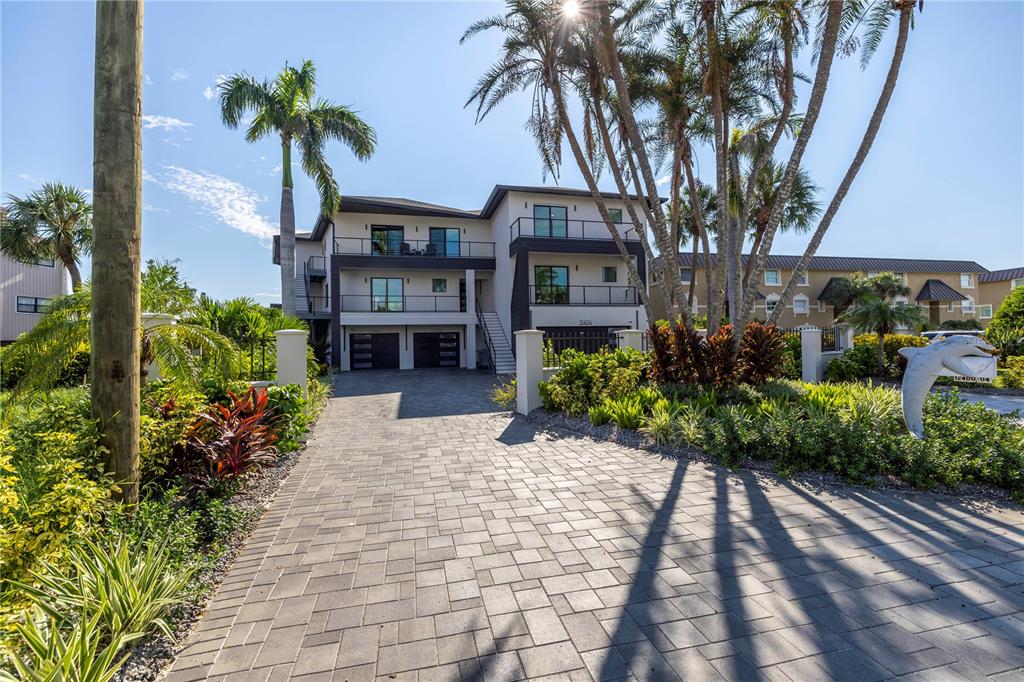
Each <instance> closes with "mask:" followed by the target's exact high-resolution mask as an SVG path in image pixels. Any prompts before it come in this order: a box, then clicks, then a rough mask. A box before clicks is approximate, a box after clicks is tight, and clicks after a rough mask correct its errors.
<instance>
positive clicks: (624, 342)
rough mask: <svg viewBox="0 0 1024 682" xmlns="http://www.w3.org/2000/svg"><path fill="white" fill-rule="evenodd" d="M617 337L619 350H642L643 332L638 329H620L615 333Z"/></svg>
mask: <svg viewBox="0 0 1024 682" xmlns="http://www.w3.org/2000/svg"><path fill="white" fill-rule="evenodd" d="M615 334H616V335H617V336H618V337H619V348H632V349H634V350H643V349H644V332H643V331H641V330H639V329H620V330H619V331H617V332H615Z"/></svg>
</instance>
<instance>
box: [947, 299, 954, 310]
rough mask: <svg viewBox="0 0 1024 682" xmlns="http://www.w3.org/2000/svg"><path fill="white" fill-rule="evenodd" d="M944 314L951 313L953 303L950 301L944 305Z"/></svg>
mask: <svg viewBox="0 0 1024 682" xmlns="http://www.w3.org/2000/svg"><path fill="white" fill-rule="evenodd" d="M946 312H947V313H951V312H953V302H952V301H950V302H949V303H947V304H946Z"/></svg>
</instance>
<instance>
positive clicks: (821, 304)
mask: <svg viewBox="0 0 1024 682" xmlns="http://www.w3.org/2000/svg"><path fill="white" fill-rule="evenodd" d="M818 312H819V313H823V312H825V302H824V301H818Z"/></svg>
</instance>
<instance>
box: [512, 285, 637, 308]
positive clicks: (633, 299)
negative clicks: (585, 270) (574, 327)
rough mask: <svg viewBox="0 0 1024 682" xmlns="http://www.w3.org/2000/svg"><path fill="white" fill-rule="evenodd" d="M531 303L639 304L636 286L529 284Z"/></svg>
mask: <svg viewBox="0 0 1024 682" xmlns="http://www.w3.org/2000/svg"><path fill="white" fill-rule="evenodd" d="M530 304H531V305H585V306H609V305H627V306H633V305H640V297H639V296H638V295H637V291H636V287H613V286H604V285H569V286H566V285H559V284H531V285H530Z"/></svg>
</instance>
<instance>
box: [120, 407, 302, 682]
mask: <svg viewBox="0 0 1024 682" xmlns="http://www.w3.org/2000/svg"><path fill="white" fill-rule="evenodd" d="M311 428H312V426H311ZM305 451H306V445H303V446H302V447H301V448H299V449H298V450H293V451H292V452H288V453H285V454H283V455H281V456H280V457H278V459H277V461H276V462H275V463H274V465H273V466H270V467H267V468H265V469H263V470H262V471H261V472H260V473H261V475H260V476H259V477H258V478H252V479H250V480H249V481H248V482H247V483H246V485H245V486H244V488H243V489H242V490H241V491H240V492H239V493H238V494H237V495H234V496H232V497H230V498H228V499H227V500H226V501H225V504H226V505H227V506H229V507H233V508H237V509H241V510H242V512H243V513H244V515H245V517H246V518H245V521H244V522H243V524H242V526H241V528H240V529H239V531H238V533H236V534H235V536H234V537H232V538H231V539H230V540H229V541H228V542H227V543H226V546H225V547H224V551H223V552H222V553H221V555H220V557H219V558H218V559H217V563H215V564H213V565H212V566H209V567H205V568H203V569H202V570H201V571H200V572H199V573H198V574H196V576H195V578H194V581H195V583H196V584H197V585H199V586H200V589H199V593H198V594H197V595H196V596H194V597H192V598H190V599H188V600H186V601H185V602H183V603H181V604H179V605H178V606H176V607H175V608H174V610H173V611H172V612H171V616H170V618H171V621H172V625H173V627H174V639H173V640H172V639H170V638H168V637H167V636H166V635H158V636H156V637H151V638H148V639H145V640H143V641H142V642H141V643H140V644H138V645H137V646H135V647H134V648H133V650H132V654H131V656H129V658H128V660H127V661H125V663H124V665H123V666H121V669H120V670H119V671H118V673H117V675H115V676H114V677H113V678H112V680H114V681H116V682H151V681H152V680H157V679H160V678H161V677H163V676H164V674H165V673H166V672H168V671H169V670H170V667H171V664H172V663H173V662H174V659H175V658H176V656H177V654H178V649H179V647H180V645H181V643H182V642H184V641H185V640H186V639H187V638H188V636H189V634H190V633H191V632H192V629H193V628H194V627H195V626H196V625H197V624H198V623H199V621H200V619H201V618H202V615H203V612H204V611H205V610H206V605H207V603H208V602H209V601H210V599H211V598H212V597H213V595H214V594H215V593H216V592H217V588H218V587H219V586H220V583H221V581H223V580H224V576H225V575H227V572H228V569H230V568H231V565H232V564H233V563H234V561H235V557H237V556H238V553H239V551H240V550H241V549H242V547H243V546H244V545H245V543H246V541H248V539H249V536H251V535H252V532H253V530H254V529H255V528H256V524H257V523H258V522H259V520H260V518H262V516H263V514H264V513H265V512H266V511H267V509H269V508H270V503H271V501H272V500H273V499H274V495H276V494H277V491H278V490H279V489H280V488H281V484H282V483H283V482H284V479H285V478H287V477H288V474H289V473H291V470H292V468H293V467H294V466H295V465H296V464H297V463H298V461H299V459H300V458H301V457H302V455H303V453H304V452H305Z"/></svg>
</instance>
